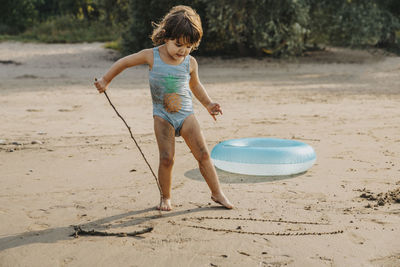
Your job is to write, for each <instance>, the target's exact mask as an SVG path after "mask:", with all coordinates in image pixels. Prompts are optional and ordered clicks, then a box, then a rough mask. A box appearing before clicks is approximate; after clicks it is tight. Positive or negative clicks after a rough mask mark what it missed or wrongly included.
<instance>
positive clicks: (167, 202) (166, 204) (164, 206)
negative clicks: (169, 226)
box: [157, 198, 172, 211]
mask: <svg viewBox="0 0 400 267" xmlns="http://www.w3.org/2000/svg"><path fill="white" fill-rule="evenodd" d="M157 209H158V210H163V211H170V210H172V205H171V199H169V198H163V199H162V200H161V203H160V205H158V206H157Z"/></svg>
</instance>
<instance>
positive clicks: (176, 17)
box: [151, 5, 203, 48]
mask: <svg viewBox="0 0 400 267" xmlns="http://www.w3.org/2000/svg"><path fill="white" fill-rule="evenodd" d="M153 26H154V27H155V28H154V30H153V33H152V35H151V40H152V41H153V44H154V45H156V46H157V45H161V44H163V43H164V42H165V40H168V39H181V38H183V42H184V43H185V44H192V45H194V47H195V48H197V47H198V46H199V44H200V40H201V37H202V36H203V29H202V27H201V20H200V16H199V15H198V14H197V13H196V11H194V10H193V9H192V8H191V7H188V6H182V5H181V6H175V7H173V8H171V10H170V11H169V12H168V13H167V15H165V16H164V18H163V19H162V20H161V22H160V23H159V24H157V23H154V22H153Z"/></svg>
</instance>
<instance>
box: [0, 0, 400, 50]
mask: <svg viewBox="0 0 400 267" xmlns="http://www.w3.org/2000/svg"><path fill="white" fill-rule="evenodd" d="M175 5H189V6H192V7H193V8H194V9H195V10H196V11H197V12H198V13H199V15H200V17H201V19H202V24H203V29H204V36H203V39H202V43H201V45H200V47H199V50H198V51H195V53H198V54H203V55H214V54H218V55H230V56H259V55H269V56H278V57H280V56H287V55H299V54H301V53H302V52H303V51H304V50H305V49H306V47H308V45H314V44H316V45H318V44H326V45H338V46H351V47H363V46H379V47H385V48H388V49H389V48H390V49H391V50H393V51H394V50H397V51H400V1H399V0H219V1H214V0H0V6H1V9H0V35H1V36H0V40H1V39H10V38H13V39H15V40H21V39H23V40H39V41H44V42H79V41H111V40H122V41H121V42H120V43H119V44H116V43H115V42H114V43H112V44H110V46H111V47H118V49H122V51H123V52H124V53H125V54H127V53H131V52H134V51H138V50H140V49H143V48H148V47H151V46H152V43H151V40H150V38H149V36H150V35H151V32H152V30H153V27H152V22H158V21H159V20H160V19H162V16H164V15H165V14H166V12H168V10H169V9H170V8H171V7H173V6H175ZM121 32H124V33H123V35H122V39H121ZM10 35H18V36H17V37H12V36H11V37H10Z"/></svg>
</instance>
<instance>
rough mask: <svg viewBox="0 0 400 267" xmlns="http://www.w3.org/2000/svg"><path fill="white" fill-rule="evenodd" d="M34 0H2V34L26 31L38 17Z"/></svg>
mask: <svg viewBox="0 0 400 267" xmlns="http://www.w3.org/2000/svg"><path fill="white" fill-rule="evenodd" d="M35 2H36V1H33V0H0V6H1V9H0V34H15V33H19V32H22V31H24V30H25V29H26V28H27V26H28V25H30V24H32V23H33V22H34V21H35V19H36V18H37V15H38V12H37V10H36V9H35V5H34V4H35Z"/></svg>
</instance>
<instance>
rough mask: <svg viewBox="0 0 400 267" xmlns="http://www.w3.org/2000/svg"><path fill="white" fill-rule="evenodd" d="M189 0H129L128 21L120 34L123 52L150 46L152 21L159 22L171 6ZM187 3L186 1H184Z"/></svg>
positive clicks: (126, 52)
mask: <svg viewBox="0 0 400 267" xmlns="http://www.w3.org/2000/svg"><path fill="white" fill-rule="evenodd" d="M185 2H191V1H179V0H147V1H143V0H131V1H130V2H129V14H130V21H129V22H128V27H127V30H126V31H125V32H124V33H123V35H122V51H123V52H124V53H125V54H128V53H131V52H133V51H138V50H141V49H144V48H148V47H151V46H152V42H151V40H150V38H149V36H150V35H151V33H152V31H153V27H152V22H159V21H160V20H161V19H162V17H163V16H164V15H165V14H166V13H167V12H168V10H169V9H171V8H172V7H173V6H175V5H178V4H185ZM186 4H188V3H186Z"/></svg>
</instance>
